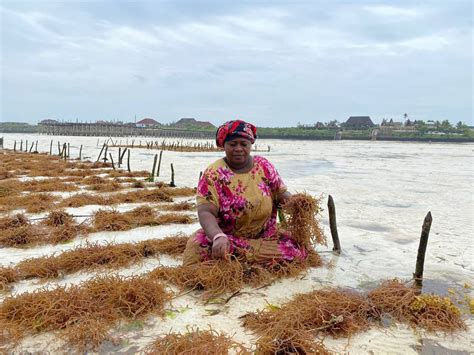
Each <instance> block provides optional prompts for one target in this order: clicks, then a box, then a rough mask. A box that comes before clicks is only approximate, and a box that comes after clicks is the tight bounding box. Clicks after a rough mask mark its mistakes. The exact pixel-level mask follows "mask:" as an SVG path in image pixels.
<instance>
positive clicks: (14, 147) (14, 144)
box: [13, 141, 16, 152]
mask: <svg viewBox="0 0 474 355" xmlns="http://www.w3.org/2000/svg"><path fill="white" fill-rule="evenodd" d="M13 151H14V152H16V141H15V143H13Z"/></svg>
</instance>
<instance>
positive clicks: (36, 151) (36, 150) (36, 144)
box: [35, 141, 38, 153]
mask: <svg viewBox="0 0 474 355" xmlns="http://www.w3.org/2000/svg"><path fill="white" fill-rule="evenodd" d="M35 153H38V141H36V143H35Z"/></svg>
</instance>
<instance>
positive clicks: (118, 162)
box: [117, 147, 122, 168]
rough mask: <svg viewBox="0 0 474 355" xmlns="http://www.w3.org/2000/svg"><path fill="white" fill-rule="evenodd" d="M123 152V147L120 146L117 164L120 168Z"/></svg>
mask: <svg viewBox="0 0 474 355" xmlns="http://www.w3.org/2000/svg"><path fill="white" fill-rule="evenodd" d="M121 153H122V148H120V147H119V150H118V158H117V165H118V167H119V168H120V164H121V163H122V160H121V159H120V156H121V155H122V154H121Z"/></svg>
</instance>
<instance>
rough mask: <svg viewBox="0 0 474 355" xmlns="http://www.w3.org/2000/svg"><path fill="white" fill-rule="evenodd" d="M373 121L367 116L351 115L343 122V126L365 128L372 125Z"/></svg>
mask: <svg viewBox="0 0 474 355" xmlns="http://www.w3.org/2000/svg"><path fill="white" fill-rule="evenodd" d="M373 126H374V123H373V122H372V120H371V119H370V117H369V116H351V117H349V119H348V120H347V121H346V123H345V124H344V127H345V128H352V129H367V128H370V127H373Z"/></svg>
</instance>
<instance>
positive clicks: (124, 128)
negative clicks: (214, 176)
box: [38, 122, 215, 139]
mask: <svg viewBox="0 0 474 355" xmlns="http://www.w3.org/2000/svg"><path fill="white" fill-rule="evenodd" d="M38 127H39V133H40V134H47V135H53V136H96V137H137V136H140V137H166V138H197V139H212V138H215V132H210V131H201V130H191V129H180V128H164V127H137V126H135V124H121V123H111V122H105V123H72V122H47V123H40V124H38Z"/></svg>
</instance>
